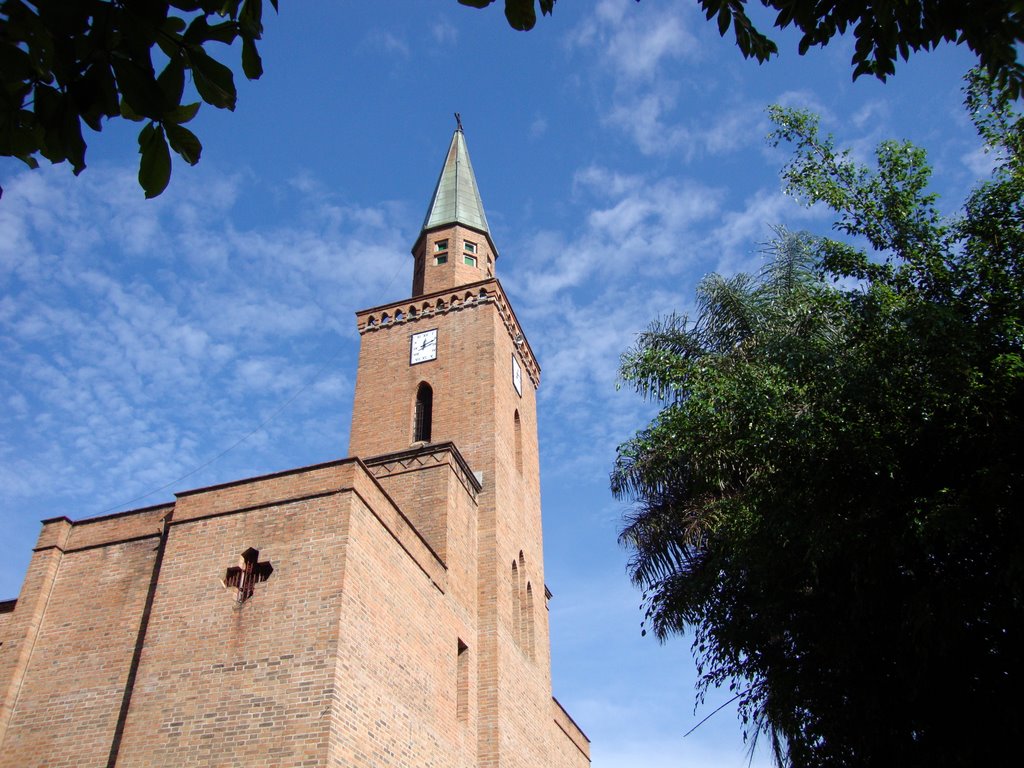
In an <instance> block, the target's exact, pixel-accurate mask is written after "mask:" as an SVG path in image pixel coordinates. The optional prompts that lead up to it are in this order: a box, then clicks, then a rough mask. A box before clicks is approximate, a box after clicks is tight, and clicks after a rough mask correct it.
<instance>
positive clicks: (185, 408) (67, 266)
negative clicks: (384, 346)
mask: <svg viewBox="0 0 1024 768" xmlns="http://www.w3.org/2000/svg"><path fill="white" fill-rule="evenodd" d="M206 173H209V174H210V176H209V177H206V175H205V174H206ZM239 180H240V177H228V178H227V179H225V178H224V177H222V176H218V175H217V174H216V170H215V169H213V168H208V169H203V170H200V171H199V172H198V173H197V174H189V175H187V176H183V177H182V178H180V179H176V183H175V184H174V185H172V186H171V187H170V188H169V189H168V190H167V192H165V193H164V195H163V196H162V197H161V198H160V199H158V200H156V201H145V200H143V198H142V195H141V194H140V193H139V190H138V187H137V182H136V181H135V178H134V172H132V171H128V170H113V169H105V168H103V167H94V168H90V172H89V174H86V175H84V176H82V177H81V178H79V179H74V180H72V182H71V183H69V179H68V177H67V173H66V169H63V168H60V167H58V168H42V169H39V170H38V171H35V172H32V173H24V174H21V175H20V176H16V177H15V178H14V179H13V180H11V181H8V182H7V183H6V184H5V187H6V189H5V194H4V199H3V205H2V206H0V288H2V291H0V292H2V299H0V339H2V341H0V401H2V402H5V403H7V404H8V406H9V407H7V408H5V409H3V411H2V412H0V434H2V435H3V436H4V437H3V438H2V439H0V478H5V479H7V480H9V482H5V483H4V488H5V502H7V503H13V502H14V500H15V499H18V500H21V501H24V500H27V499H30V498H33V497H39V495H40V494H39V488H40V487H46V488H47V489H48V495H47V498H50V499H64V500H65V501H66V502H67V504H68V506H69V508H68V509H67V510H62V511H67V512H69V513H70V514H73V516H75V517H81V516H86V515H90V514H97V513H99V512H102V511H105V509H106V507H109V506H113V505H115V504H120V503H123V502H126V501H128V500H129V499H132V498H134V497H136V496H138V495H140V494H143V493H146V492H147V491H150V490H153V489H154V488H158V487H160V486H163V485H165V484H166V483H168V482H171V481H174V480H176V479H177V478H179V477H181V476H182V475H184V474H185V473H188V472H190V471H191V470H192V469H194V468H195V467H197V466H200V465H201V464H203V463H204V462H206V461H208V460H209V459H210V458H212V457H213V456H216V455H217V453H218V452H220V451H222V450H224V449H225V448H226V447H228V446H230V445H231V444H232V443H233V442H235V441H237V440H238V439H239V438H241V437H243V436H245V435H246V434H247V433H248V432H250V431H252V430H253V429H254V428H255V427H256V426H257V425H259V424H260V423H261V422H262V421H263V420H264V419H266V418H267V417H268V416H269V415H271V414H273V413H274V412H275V411H276V410H278V409H281V408H282V406H287V407H286V409H285V412H284V413H283V414H282V417H281V418H279V419H276V420H275V421H273V422H271V423H269V424H268V425H267V426H266V427H265V428H264V429H262V430H260V431H259V432H258V433H257V434H254V435H253V436H252V437H251V438H250V439H249V440H247V441H246V442H245V443H244V444H243V445H242V446H240V447H239V448H237V449H236V450H234V451H232V452H231V453H230V454H229V455H228V456H226V457H225V458H224V459H222V460H221V461H220V462H218V464H217V466H215V467H211V468H209V469H208V470H205V471H204V473H201V474H199V475H195V476H194V477H192V478H191V479H192V480H194V481H195V482H196V483H200V484H205V483H207V482H214V481H220V480H226V479H232V478H233V477H237V476H244V475H246V474H253V473H255V472H261V471H268V470H269V469H277V468H281V467H287V466H292V465H294V464H295V463H298V462H301V461H303V458H302V456H301V454H298V455H297V454H296V451H295V447H298V450H299V451H307V452H308V451H310V450H318V453H311V454H309V455H308V459H307V460H310V461H312V460H323V459H325V458H331V457H333V456H338V455H341V454H342V453H343V450H344V445H343V443H342V442H341V440H340V439H339V434H338V433H339V432H343V431H344V430H343V425H342V424H341V421H342V419H341V416H340V412H341V411H342V410H343V409H344V408H345V407H347V402H348V400H349V398H350V396H351V395H350V393H351V380H350V379H349V377H348V376H347V375H346V374H345V371H346V370H347V368H348V367H350V365H351V362H352V360H353V358H354V342H355V339H356V335H355V332H354V322H353V321H352V319H351V312H352V310H353V309H354V308H356V307H358V306H360V305H364V306H365V305H368V304H371V303H376V302H378V301H379V300H380V298H381V294H382V292H383V291H384V290H386V289H387V288H388V287H389V285H390V283H392V282H393V278H394V276H395V274H396V273H397V272H399V271H400V270H401V267H403V266H406V265H407V260H408V256H407V255H405V251H406V246H407V244H406V243H405V242H404V239H402V238H401V237H400V236H399V234H398V233H399V232H400V227H399V226H398V222H396V220H395V211H396V209H395V208H394V206H393V205H391V204H382V205H380V206H377V207H373V206H350V205H340V204H337V203H335V202H333V201H331V200H330V199H328V198H327V197H326V196H324V195H323V194H322V192H321V190H320V189H319V187H318V185H316V184H311V185H305V187H304V188H305V189H307V190H309V192H308V193H304V192H302V191H301V190H299V191H298V194H300V195H304V196H305V198H306V199H305V200H304V202H305V211H306V213H305V215H304V217H303V219H302V220H301V221H299V222H291V223H289V224H288V225H277V226H275V225H274V223H273V222H263V223H262V224H264V225H265V226H261V227H260V229H259V230H250V229H247V228H244V227H242V226H240V225H239V224H237V220H238V217H237V215H236V214H237V211H236V207H235V206H236V205H238V203H239V201H240V199H241V198H240V195H239ZM299 186H302V185H299ZM199 188H201V189H202V190H203V191H204V193H205V195H206V196H207V197H208V198H209V200H210V204H209V205H208V206H206V207H203V206H193V205H192V203H191V202H190V201H191V200H193V199H197V197H202V196H201V195H199V196H197V194H196V193H197V189H199ZM140 242H144V243H146V244H148V245H147V247H146V248H143V249H140V247H139V243H140ZM83 243H85V244H86V245H87V246H88V247H85V246H83V245H82V244H83ZM211 253H212V254H213V257H210V256H209V255H208V254H211ZM204 254H206V255H205V256H204ZM393 290H395V292H396V293H401V292H403V290H404V289H403V288H402V287H400V286H399V285H395V286H394V288H393ZM325 360H326V361H333V360H336V362H337V368H336V369H335V368H334V367H333V364H332V366H327V365H325ZM332 412H337V413H339V416H338V418H337V420H335V421H333V423H332V420H331V419H330V418H328V419H327V423H328V424H330V426H331V428H330V429H329V430H328V429H326V428H325V425H324V424H325V418H324V416H325V414H330V413H332ZM26 413H35V414H36V416H35V418H34V420H33V422H32V423H31V426H26V425H25V424H23V423H22V422H25V415H26ZM271 436H273V439H271ZM314 438H315V439H314ZM316 445H319V446H321V448H319V449H316V448H315V446H316ZM261 446H262V447H261ZM328 450H329V451H330V453H328V454H327V455H324V454H323V452H324V451H328ZM188 486H189V484H188V483H186V484H185V486H184V487H188ZM167 496H168V491H166V490H165V491H163V492H162V493H160V494H157V496H156V497H154V498H153V499H148V500H149V501H154V500H160V499H165V498H167ZM51 511H52V510H46V512H44V513H41V514H40V515H38V516H46V515H48V514H49V513H50V512H51Z"/></svg>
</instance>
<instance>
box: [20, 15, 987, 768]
mask: <svg viewBox="0 0 1024 768" xmlns="http://www.w3.org/2000/svg"><path fill="white" fill-rule="evenodd" d="M500 5H501V4H500V3H499V4H498V7H494V8H491V9H488V10H485V11H478V10H474V9H470V8H465V7H462V6H459V5H458V4H457V3H456V2H455V0H447V1H446V2H441V1H435V2H432V3H424V2H422V1H419V2H417V0H392V1H391V2H388V3H370V2H342V3H338V2H332V3H328V2H305V3H290V2H284V3H282V12H281V14H280V15H279V16H276V17H275V16H273V15H271V16H269V17H268V18H267V20H266V27H267V30H266V41H265V44H264V45H263V47H262V49H261V50H262V53H263V60H264V66H265V68H266V74H265V75H264V78H263V79H262V80H261V81H260V82H258V83H255V84H249V83H246V82H244V81H240V83H239V103H238V108H237V110H236V111H235V112H234V113H233V114H232V113H221V112H218V111H217V110H214V109H212V108H210V107H205V106H204V107H203V109H202V110H201V112H200V115H199V117H197V118H196V120H195V121H194V122H193V124H192V126H191V127H192V128H193V129H194V130H195V131H196V132H197V133H198V134H199V136H200V138H201V139H202V140H203V143H204V146H205V149H204V152H203V159H202V161H201V162H200V164H199V165H198V166H197V167H196V168H188V167H185V166H183V164H181V163H180V162H178V163H176V164H175V168H174V175H173V177H172V180H171V185H170V187H169V189H168V191H167V192H165V193H164V194H163V195H162V196H161V197H160V198H158V199H157V200H155V201H146V200H144V199H143V196H142V192H141V190H140V189H139V187H138V186H137V183H136V181H135V173H136V161H137V154H136V152H135V147H136V144H135V136H134V133H135V130H136V128H137V126H133V125H130V126H127V127H125V126H116V125H110V126H108V128H107V129H106V130H105V131H104V132H103V133H102V134H100V135H92V136H91V137H87V138H88V139H90V147H89V153H88V157H87V159H88V162H89V167H88V169H87V170H86V171H85V172H84V173H83V174H82V175H81V176H80V177H78V178H75V177H73V176H72V175H71V173H70V171H69V169H68V168H67V167H66V166H57V167H46V168H42V169H40V170H38V171H34V172H29V171H27V170H24V168H23V166H21V165H20V164H18V163H16V162H12V161H0V184H2V186H3V188H4V194H3V198H2V199H0V599H4V598H11V597H15V596H16V595H17V593H18V590H19V588H20V584H21V580H22V578H23V575H24V570H25V567H26V565H27V563H28V559H29V556H30V550H31V547H32V545H33V543H34V541H35V538H36V536H37V534H38V531H39V522H38V521H39V520H40V519H42V518H46V517H52V516H57V515H67V516H69V517H71V518H73V519H78V518H82V517H88V516H93V515H98V514H103V513H108V512H112V511H117V510H122V509H131V508H134V507H140V506H146V505H149V504H155V503H158V502H163V501H167V500H170V499H171V498H173V493H174V492H175V491H181V490H186V489H189V488H196V487H201V486H204V485H210V484H213V483H218V482H224V481H229V480H233V479H238V478H242V477H247V476H251V475H256V474H261V473H267V472H272V471H276V470H281V469H287V468H291V467H296V466H301V465H305V464H311V463H315V462H321V461H327V460H331V459H335V458H339V457H342V456H344V455H345V453H346V448H347V445H348V427H349V418H350V413H351V404H352V387H353V383H354V374H355V366H356V359H357V354H358V335H357V334H356V331H355V322H354V317H353V313H354V312H355V310H357V309H361V308H363V307H367V306H372V305H375V304H380V303H383V302H386V301H390V300H396V299H400V298H403V297H404V296H407V295H408V294H409V290H410V284H411V277H412V259H411V257H410V255H409V248H410V247H411V245H412V244H413V241H414V240H415V238H416V235H417V234H418V228H419V226H420V224H421V223H422V220H423V214H424V212H425V210H426V206H427V203H428V200H429V196H430V194H431V191H432V190H433V185H434V183H435V181H436V179H437V174H438V172H439V171H440V168H441V163H442V161H443V158H444V153H445V150H446V149H447V146H448V142H449V140H450V137H451V132H452V130H453V128H454V119H453V117H452V113H453V112H455V111H459V112H461V114H462V119H463V123H464V125H465V132H466V138H467V142H468V145H469V150H470V154H471V157H472V159H473V165H474V169H475V171H476V175H477V180H478V182H479V185H480V190H481V195H482V197H483V200H484V205H485V207H486V211H487V216H488V219H489V221H490V224H491V227H492V234H493V238H494V241H495V243H496V244H497V246H498V248H499V250H500V251H501V254H502V258H501V260H500V262H499V263H498V274H499V277H500V278H501V280H502V283H503V285H504V286H505V288H506V290H507V291H508V293H509V294H510V297H511V298H512V301H513V303H514V305H515V308H516V312H517V314H518V316H519V318H520V320H521V321H522V323H523V325H524V328H525V330H526V333H527V335H528V337H529V339H530V343H531V346H532V347H533V349H534V350H535V351H536V353H537V355H538V357H539V359H540V362H541V366H542V369H543V372H542V384H541V389H540V408H541V413H540V424H541V458H542V469H541V471H542V484H543V494H544V522H545V551H546V578H547V582H548V585H549V586H550V588H551V590H552V591H553V593H554V599H553V600H552V603H551V621H552V651H553V664H554V670H553V672H554V685H555V695H556V696H557V697H558V698H559V700H560V701H561V702H562V703H563V704H564V705H565V706H566V708H567V709H568V710H569V711H570V712H571V713H572V714H573V716H574V717H575V718H576V720H577V721H578V722H579V724H580V725H581V727H582V728H583V729H584V730H585V731H586V732H587V734H588V735H589V736H590V738H591V739H592V741H593V765H594V768H620V767H625V766H634V765H646V766H649V767H650V768H660V767H661V766H687V768H700V767H701V766H711V765H715V766H725V767H726V768H727V767H728V766H736V767H737V768H739V766H742V765H745V764H746V760H747V757H746V749H745V745H744V743H743V740H742V735H741V729H740V726H739V724H738V723H737V721H736V719H735V716H734V712H733V711H732V710H730V709H728V708H726V709H725V710H724V711H723V712H721V713H719V714H718V715H716V716H714V717H712V718H711V719H710V720H709V721H708V722H707V723H706V724H704V725H702V726H701V727H700V728H698V729H697V730H696V731H695V732H694V733H693V734H691V735H689V736H686V737H685V738H684V734H685V733H686V732H687V731H689V730H690V729H691V728H692V727H693V726H694V725H696V724H697V722H699V721H700V720H701V719H702V718H703V717H704V716H705V715H707V714H709V713H710V712H711V711H712V710H713V709H714V708H715V707H716V706H718V704H719V703H721V702H723V701H725V700H727V699H728V694H725V693H721V694H719V693H713V694H712V695H709V697H708V702H707V703H705V704H704V705H702V706H697V707H695V700H694V679H695V673H694V669H693V662H692V660H691V656H690V652H689V640H688V638H678V639H676V640H674V641H672V642H670V643H669V644H667V645H665V646H660V645H658V644H657V642H656V641H654V640H652V639H651V638H650V637H641V636H640V628H639V624H640V619H641V616H640V612H639V611H638V610H637V608H638V605H639V602H640V596H639V594H638V593H637V592H636V591H635V590H634V589H633V588H632V587H631V586H630V584H629V582H628V579H627V577H626V571H625V566H626V562H627V558H628V553H626V552H624V551H622V550H621V549H620V548H619V547H618V545H617V543H616V535H617V531H618V528H619V525H620V519H621V516H622V513H623V511H624V507H623V506H622V505H620V504H618V503H617V502H615V501H614V500H613V499H612V498H611V496H610V493H609V491H608V471H609V469H610V467H611V464H612V461H613V458H614V455H615V446H616V445H617V444H618V443H620V442H622V441H623V440H625V439H626V438H628V437H629V436H630V434H631V433H632V432H633V431H634V430H636V429H638V428H640V427H641V426H642V425H643V423H644V420H645V419H647V418H649V417H650V415H651V414H652V412H653V411H652V410H651V406H650V405H647V404H644V403H643V402H641V401H640V400H639V399H638V398H637V397H636V396H635V395H634V394H633V393H631V392H629V391H626V390H617V388H616V366H617V362H618V358H619V355H620V354H621V353H622V352H623V351H624V350H625V349H626V348H628V347H629V345H630V344H631V343H632V341H633V339H634V337H635V334H636V333H637V332H638V331H640V330H642V329H643V328H644V327H645V326H646V325H647V324H648V322H649V321H650V320H651V319H653V318H655V317H657V316H659V315H662V314H665V313H668V312H671V311H686V310H687V309H688V308H689V307H690V306H691V304H692V297H693V293H694V288H695V285H696V283H697V281H698V280H699V279H700V278H701V277H702V276H703V275H705V274H706V273H708V272H711V271H719V272H723V273H732V272H735V271H737V270H743V269H756V268H757V267H758V265H759V263H760V259H761V256H760V253H759V244H761V243H763V242H765V241H766V240H767V239H768V238H769V237H770V235H771V229H770V228H771V226H772V225H777V224H785V225H787V226H789V227H791V228H806V229H809V230H811V231H813V232H819V233H824V232H827V231H828V229H829V226H830V223H831V220H830V219H829V217H828V216H827V214H826V213H825V212H823V211H817V210H807V209H803V208H801V207H800V206H799V205H798V204H797V203H795V202H794V201H793V200H791V199H789V198H787V197H785V196H784V195H783V194H782V193H781V190H780V184H779V177H778V171H779V168H780V167H781V165H782V163H783V162H784V161H785V158H786V156H787V150H786V148H785V147H779V148H775V149H773V148H771V147H769V146H768V145H767V144H766V143H765V141H764V137H765V135H766V134H767V133H768V131H769V130H770V126H769V124H768V122H767V120H766V117H765V111H764V110H765V107H766V106H767V105H769V104H772V103H780V104H787V105H795V106H804V107H808V108H812V109H814V110H816V111H817V112H819V113H820V114H821V115H822V116H823V120H824V124H825V127H826V129H827V130H829V131H832V132H833V133H835V134H836V136H837V138H838V139H839V141H840V142H842V143H843V144H844V145H846V146H849V147H850V148H851V149H852V151H853V153H854V155H855V156H856V157H861V158H865V159H867V158H869V157H870V152H871V149H872V147H873V146H874V144H875V143H876V142H877V141H879V140H881V139H884V138H889V137H895V138H908V139H911V140H913V141H915V142H917V143H919V144H921V145H922V146H924V147H926V148H927V149H928V151H929V154H930V157H931V158H932V161H933V164H934V165H935V167H936V176H935V189H936V191H938V192H940V193H941V194H942V195H943V199H944V200H945V201H946V203H947V206H948V208H949V210H951V211H952V210H955V208H956V205H957V202H958V201H959V200H961V199H962V197H963V195H964V193H965V191H966V190H967V189H969V187H970V186H971V184H972V183H973V181H974V180H975V179H977V178H978V177H979V174H981V173H983V172H984V170H985V168H986V157H985V156H984V155H983V153H982V152H981V150H980V146H979V143H978V141H977V140H976V138H975V137H974V135H973V132H972V131H971V128H970V124H969V122H968V121H967V119H966V115H965V113H964V111H963V109H962V106H961V102H962V93H961V90H960V88H961V81H960V77H961V75H962V74H963V72H964V71H966V69H967V68H968V67H969V66H970V63H971V61H970V58H969V56H968V55H967V52H965V51H962V50H958V49H950V48H944V49H940V50H939V51H937V52H935V53H932V54H928V55H921V56H918V57H916V58H914V59H913V60H912V61H911V63H909V64H903V65H900V66H899V67H898V69H897V75H896V77H895V78H894V79H892V80H891V81H890V82H889V83H888V84H885V85H882V84H879V83H877V82H873V81H872V82H869V81H867V80H863V79H862V80H860V81H858V82H856V83H852V82H851V80H850V72H851V68H850V66H849V59H850V55H851V53H852V43H851V41H849V40H842V41H840V42H838V43H833V44H832V45H831V46H830V47H829V48H828V49H827V50H826V51H816V52H812V53H811V54H809V55H807V56H806V57H803V58H800V57H797V56H796V55H795V47H796V43H795V39H794V38H793V37H792V36H791V35H786V34H782V35H779V36H778V37H777V39H778V40H779V41H780V43H781V47H783V48H784V49H786V50H785V51H784V54H783V55H782V56H781V57H780V58H779V59H777V60H775V61H774V62H772V63H770V64H768V65H765V66H758V65H757V64H755V63H752V62H747V61H744V60H743V59H742V58H741V56H740V54H739V52H738V51H737V49H736V48H735V45H734V44H733V43H732V42H731V41H730V40H729V39H726V40H723V39H721V38H720V37H719V36H718V33H717V28H716V26H715V25H713V24H709V23H707V22H705V21H704V18H703V15H702V14H701V13H700V12H699V10H698V6H697V3H696V2H680V1H679V0H676V1H675V2H670V1H669V0H643V2H641V3H639V4H637V3H634V2H632V0H600V2H596V3H592V2H586V3H581V2H575V3H574V2H571V1H570V0H562V2H560V3H558V5H557V8H556V11H555V14H554V16H553V17H549V18H544V19H541V20H540V21H539V22H538V25H537V28H536V29H535V30H534V31H532V32H530V33H528V34H523V33H516V32H514V31H512V30H511V29H509V28H508V27H507V25H506V23H505V21H504V18H503V16H502V14H501V10H500ZM229 55H230V56H231V57H232V58H237V56H238V52H237V51H232V52H231V53H230V54H229ZM764 762H766V756H765V755H763V754H761V753H758V754H755V756H754V764H755V765H761V764H763V763H764Z"/></svg>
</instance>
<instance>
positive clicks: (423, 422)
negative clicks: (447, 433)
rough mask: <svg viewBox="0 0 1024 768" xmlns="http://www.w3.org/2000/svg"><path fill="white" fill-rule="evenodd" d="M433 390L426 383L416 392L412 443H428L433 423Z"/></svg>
mask: <svg viewBox="0 0 1024 768" xmlns="http://www.w3.org/2000/svg"><path fill="white" fill-rule="evenodd" d="M433 410H434V390H432V389H431V388H430V385H429V384H427V383H426V382H423V383H422V384H420V386H419V389H417V390H416V416H415V422H414V426H413V437H412V439H413V442H416V443H419V442H424V443H429V442H430V429H431V426H432V424H431V422H432V421H433Z"/></svg>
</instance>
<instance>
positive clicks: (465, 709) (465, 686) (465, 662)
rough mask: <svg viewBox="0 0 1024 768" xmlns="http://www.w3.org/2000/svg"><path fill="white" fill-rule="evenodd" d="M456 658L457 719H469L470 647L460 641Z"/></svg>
mask: <svg viewBox="0 0 1024 768" xmlns="http://www.w3.org/2000/svg"><path fill="white" fill-rule="evenodd" d="M456 653H457V656H456V657H455V717H456V718H458V720H460V721H463V722H464V721H466V720H468V719H469V646H468V645H466V644H465V643H464V642H462V640H461V639H459V641H458V645H457V646H456Z"/></svg>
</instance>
